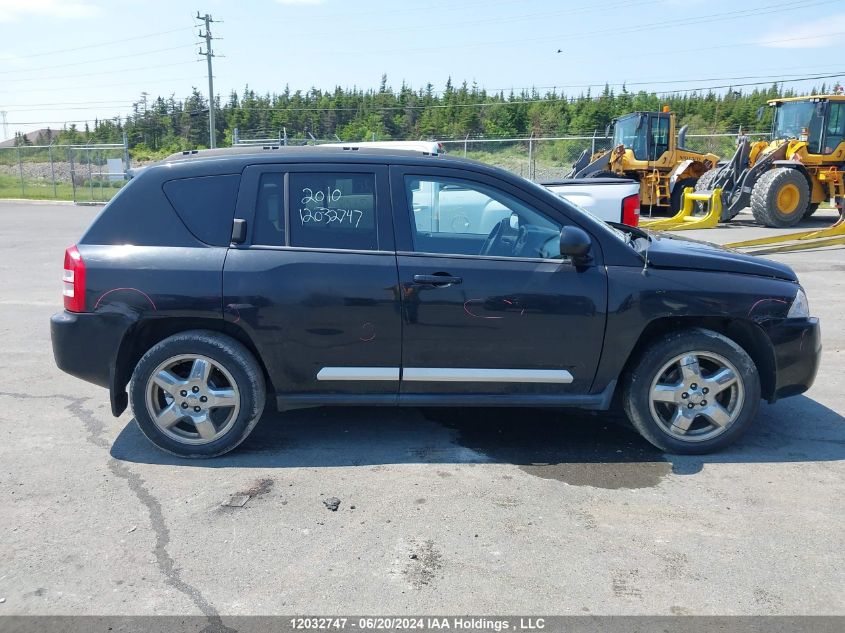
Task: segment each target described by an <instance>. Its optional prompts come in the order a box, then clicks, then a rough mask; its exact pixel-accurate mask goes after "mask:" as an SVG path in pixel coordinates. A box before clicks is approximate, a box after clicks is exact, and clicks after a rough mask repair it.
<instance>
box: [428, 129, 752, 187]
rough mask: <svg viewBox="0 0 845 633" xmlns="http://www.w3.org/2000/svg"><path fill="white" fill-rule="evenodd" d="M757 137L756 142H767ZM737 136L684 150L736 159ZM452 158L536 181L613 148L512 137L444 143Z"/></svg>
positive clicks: (695, 140)
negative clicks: (586, 154)
mask: <svg viewBox="0 0 845 633" xmlns="http://www.w3.org/2000/svg"><path fill="white" fill-rule="evenodd" d="M765 138H767V135H765V134H763V135H756V136H753V137H752V140H758V139H765ZM736 140H737V135H736V134H687V136H686V141H685V142H684V147H685V148H686V149H688V150H692V151H694V152H702V153H706V152H710V153H712V154H716V155H717V156H719V157H720V158H722V159H728V158H730V157H731V156H733V153H734V151H735V150H736ZM440 142H441V143H442V144H443V145H444V147H445V148H446V151H447V152H448V153H450V154H452V155H458V156H465V157H467V158H474V159H476V160H480V161H482V162H485V163H489V164H491V165H495V166H497V167H502V168H503V169H507V170H508V171H512V172H513V173H515V174H519V175H520V176H522V177H524V178H528V179H529V180H534V181H536V182H547V181H550V180H557V179H559V178H563V177H564V176H566V174H567V173H569V171H570V169H572V164H573V163H574V162H575V161H576V160H577V159H578V157H579V156H580V155H581V152H583V151H584V150H588V151H589V153H590V154H594V153H596V152H600V151H605V150H608V149H610V148H611V144H612V142H613V139H612V138H611V137H608V136H558V137H542V138H533V137H532V138H519V139H517V138H509V139H478V138H466V139H463V140H448V141H440Z"/></svg>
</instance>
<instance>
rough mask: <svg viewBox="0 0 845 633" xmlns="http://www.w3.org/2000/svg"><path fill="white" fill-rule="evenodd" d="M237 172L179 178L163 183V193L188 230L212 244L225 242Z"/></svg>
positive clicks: (228, 239)
mask: <svg viewBox="0 0 845 633" xmlns="http://www.w3.org/2000/svg"><path fill="white" fill-rule="evenodd" d="M240 182H241V177H240V175H237V174H230V175H224V176H201V177H198V178H180V179H178V180H169V181H168V182H166V183H164V185H163V189H164V195H165V196H167V199H168V200H169V201H170V204H171V205H172V206H173V209H174V210H175V211H176V213H177V214H178V215H179V218H180V219H181V220H182V222H184V223H185V226H186V227H188V230H189V231H190V232H191V233H193V235H194V237H196V238H197V239H198V240H200V241H202V242H205V243H206V244H210V245H212V246H228V245H229V243H230V242H231V240H232V220H233V219H234V216H235V202H236V200H237V198H238V187H239V185H240Z"/></svg>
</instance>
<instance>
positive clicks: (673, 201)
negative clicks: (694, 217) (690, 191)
mask: <svg viewBox="0 0 845 633" xmlns="http://www.w3.org/2000/svg"><path fill="white" fill-rule="evenodd" d="M697 186H698V180H697V179H696V178H682V179H681V180H679V181H678V182H676V183H675V187H674V188H673V189H672V195H670V196H669V211H671V212H672V215H675V214H676V213H677V212H678V211H680V210H681V207H683V206H684V189H686V188H687V187H693V188H695V187H697Z"/></svg>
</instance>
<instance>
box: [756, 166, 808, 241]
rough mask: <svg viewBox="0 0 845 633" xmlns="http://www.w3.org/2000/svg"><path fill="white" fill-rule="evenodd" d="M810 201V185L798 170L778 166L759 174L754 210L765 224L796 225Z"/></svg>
mask: <svg viewBox="0 0 845 633" xmlns="http://www.w3.org/2000/svg"><path fill="white" fill-rule="evenodd" d="M809 204H810V185H809V184H808V183H807V179H806V178H805V177H804V174H802V173H801V172H800V171H798V170H797V169H793V168H791V167H777V168H775V169H772V170H770V171H767V172H766V173H765V174H763V175H762V176H760V180H758V181H757V184H755V185H754V189H753V190H752V191H751V212H752V213H753V214H754V219H755V220H757V222H759V223H760V224H762V225H763V226H768V227H772V228H787V227H790V226H795V225H796V224H798V223H799V222H800V221H801V220H802V219H803V217H804V214H805V213H806V212H807V206H808V205H809Z"/></svg>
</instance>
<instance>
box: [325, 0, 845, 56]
mask: <svg viewBox="0 0 845 633" xmlns="http://www.w3.org/2000/svg"><path fill="white" fill-rule="evenodd" d="M838 2H841V0H813V1H811V2H807V0H789V1H788V2H781V3H779V4H771V5H767V6H764V7H754V8H751V9H739V10H736V11H727V12H723V13H711V14H709V15H699V16H690V17H686V18H674V19H672V20H666V21H663V22H652V23H649V24H641V25H636V26H632V27H627V26H625V27H614V28H611V29H602V30H598V31H589V32H583V33H575V34H572V35H567V36H566V41H567V42H569V41H572V40H581V39H593V38H596V37H602V36H611V35H625V34H628V33H641V32H643V31H649V30H652V29H656V28H659V27H678V26H693V25H696V24H706V23H710V22H720V21H729V20H740V19H744V18H749V17H758V16H761V15H770V14H773V13H783V12H788V11H795V10H797V9H806V8H809V7H814V6H818V5H823V4H832V3H838ZM395 30H397V31H400V30H401V29H395ZM561 39H562V37H561V36H560V35H554V36H550V37H542V38H536V37H534V38H531V40H530V41H531V42H532V43H534V42H552V41H560V40H561ZM503 44H509V45H513V44H514V40H513V39H509V40H497V41H487V42H468V43H466V44H456V45H445V46H441V45H438V46H437V47H436V50H438V51H442V50H454V49H466V48H482V47H488V46H501V45H503ZM431 50H432V48H431V47H425V48H400V49H379V50H377V51H362V50H358V51H346V50H344V51H339V50H336V49H335V50H328V49H312V50H310V51H309V53H310V54H322V55H341V56H349V55H383V54H385V53H410V52H420V51H428V52H430V51H431Z"/></svg>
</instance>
